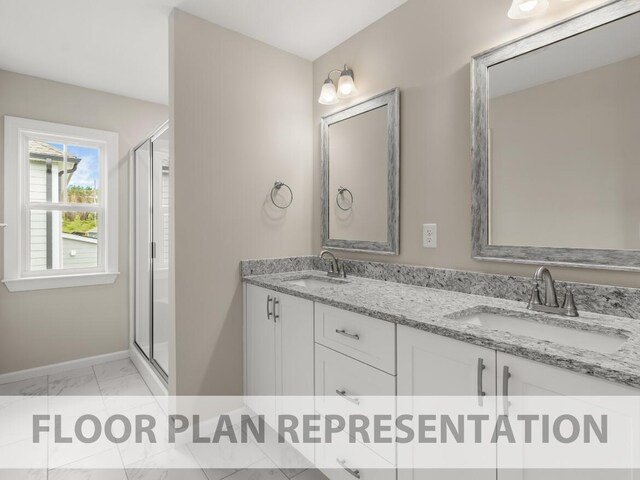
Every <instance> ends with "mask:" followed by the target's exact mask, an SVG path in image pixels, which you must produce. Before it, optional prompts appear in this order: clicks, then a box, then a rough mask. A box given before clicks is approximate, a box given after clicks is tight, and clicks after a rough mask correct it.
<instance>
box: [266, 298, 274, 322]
mask: <svg viewBox="0 0 640 480" xmlns="http://www.w3.org/2000/svg"><path fill="white" fill-rule="evenodd" d="M273 300H274V299H273V298H272V297H271V295H267V320H270V319H271V315H272V313H271V310H270V309H269V305H271V302H273Z"/></svg>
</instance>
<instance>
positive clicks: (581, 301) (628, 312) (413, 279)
mask: <svg viewBox="0 0 640 480" xmlns="http://www.w3.org/2000/svg"><path fill="white" fill-rule="evenodd" d="M340 264H341V266H342V267H343V268H345V269H346V272H347V276H355V277H362V278H370V279H373V280H382V281H388V282H394V283H401V284H406V285H414V286H420V287H427V288H435V289H438V290H447V291H452V292H460V293H469V294H474V295H482V296H486V297H493V298H500V299H505V300H513V301H521V302H526V301H528V299H529V295H530V293H531V287H532V280H531V277H517V276H510V275H496V274H490V273H478V272H467V271H463V270H449V269H444V268H431V267H422V266H414V265H400V264H394V263H381V262H369V261H359V260H349V259H343V258H341V259H340ZM328 266H329V262H327V261H326V260H322V259H320V258H319V257H317V256H307V257H288V258H272V259H260V260H243V261H242V262H241V265H240V269H241V275H242V277H243V278H244V277H248V276H253V275H269V274H275V273H284V272H296V271H304V270H319V271H326V270H327V268H328ZM532 275H533V267H532ZM565 287H571V288H572V289H573V293H574V296H575V300H576V305H577V307H578V310H579V311H584V312H593V313H599V314H603V315H613V316H618V317H625V318H633V319H640V289H636V288H626V287H614V286H605V285H591V284H586V283H570V282H561V281H556V289H557V291H558V298H559V300H560V301H562V299H563V298H564V289H565Z"/></svg>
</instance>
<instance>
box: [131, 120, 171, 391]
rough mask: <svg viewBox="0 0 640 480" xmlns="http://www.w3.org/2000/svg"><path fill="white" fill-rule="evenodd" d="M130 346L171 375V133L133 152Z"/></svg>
mask: <svg viewBox="0 0 640 480" xmlns="http://www.w3.org/2000/svg"><path fill="white" fill-rule="evenodd" d="M133 160H134V167H133V175H134V182H133V185H134V193H133V199H134V203H135V206H134V234H135V240H134V243H135V247H134V254H135V272H134V273H135V282H134V285H135V295H134V297H135V298H134V302H135V307H134V314H135V318H134V322H135V327H134V335H135V338H134V341H135V344H136V345H137V347H138V348H139V349H140V351H141V352H142V353H143V354H144V355H145V357H146V358H147V360H148V361H149V363H150V364H151V365H152V366H153V367H154V368H155V370H156V371H157V372H158V373H159V374H160V376H161V377H162V378H163V379H164V380H166V379H167V378H168V372H169V334H170V332H169V204H170V203H169V201H170V198H169V169H170V159H169V130H168V125H166V124H165V125H164V126H163V127H161V128H160V129H159V130H158V131H157V132H156V133H154V134H153V135H152V136H151V137H150V138H149V139H148V140H146V141H145V142H144V143H142V144H140V146H139V147H138V148H136V149H135V150H134V158H133Z"/></svg>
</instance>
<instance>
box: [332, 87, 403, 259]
mask: <svg viewBox="0 0 640 480" xmlns="http://www.w3.org/2000/svg"><path fill="white" fill-rule="evenodd" d="M320 136H321V145H320V148H321V159H322V187H321V204H322V215H321V221H322V247H323V248H331V249H336V250H350V251H360V252H370V253H380V254H388V255H397V254H398V253H399V249H400V243H399V216H400V90H399V89H397V88H396V89H393V90H390V91H388V92H385V93H382V94H380V95H377V96H375V97H373V98H370V99H368V100H366V101H364V102H362V103H359V104H357V105H353V106H351V107H349V108H347V109H345V110H341V111H339V112H337V113H333V114H331V115H329V116H326V117H323V118H322V122H321V135H320Z"/></svg>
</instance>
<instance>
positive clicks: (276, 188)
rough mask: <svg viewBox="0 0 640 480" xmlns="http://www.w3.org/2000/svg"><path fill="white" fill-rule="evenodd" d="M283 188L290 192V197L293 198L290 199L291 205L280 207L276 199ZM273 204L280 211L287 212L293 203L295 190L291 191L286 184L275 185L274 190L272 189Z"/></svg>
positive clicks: (277, 183) (278, 183)
mask: <svg viewBox="0 0 640 480" xmlns="http://www.w3.org/2000/svg"><path fill="white" fill-rule="evenodd" d="M282 187H285V188H286V189H287V190H289V196H290V197H291V198H290V199H289V203H287V204H286V205H278V202H276V198H275V197H276V195H277V194H278V192H279V191H280V189H281V188H282ZM271 202H272V203H273V204H274V205H275V206H276V207H278V208H279V209H280V210H285V209H287V208H289V207H290V206H291V204H292V203H293V190H291V187H290V186H289V185H287V184H286V183H284V182H276V183H274V184H273V188H272V189H271Z"/></svg>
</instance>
